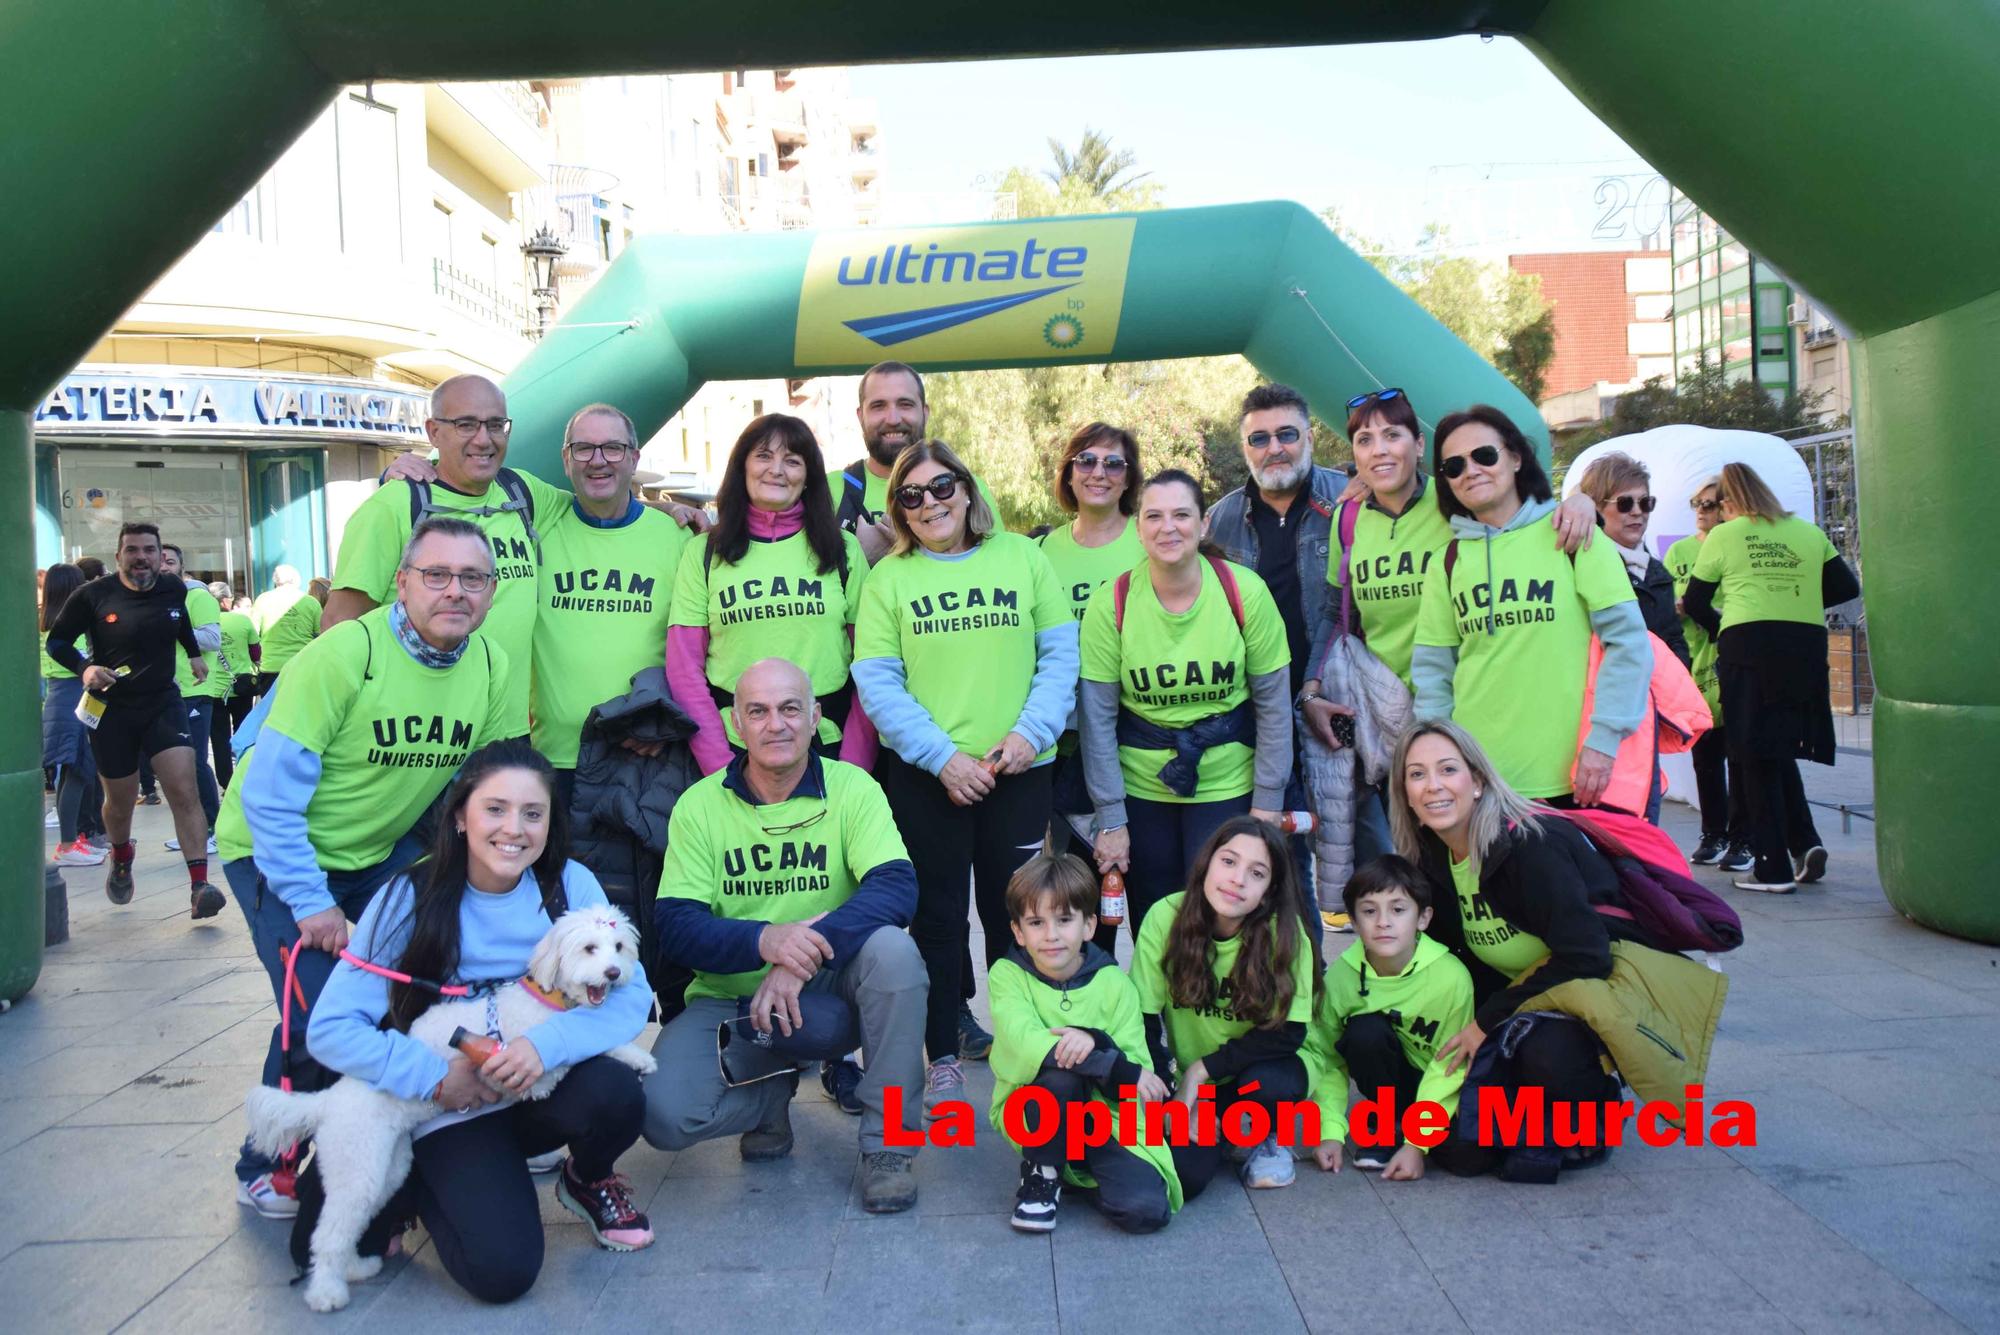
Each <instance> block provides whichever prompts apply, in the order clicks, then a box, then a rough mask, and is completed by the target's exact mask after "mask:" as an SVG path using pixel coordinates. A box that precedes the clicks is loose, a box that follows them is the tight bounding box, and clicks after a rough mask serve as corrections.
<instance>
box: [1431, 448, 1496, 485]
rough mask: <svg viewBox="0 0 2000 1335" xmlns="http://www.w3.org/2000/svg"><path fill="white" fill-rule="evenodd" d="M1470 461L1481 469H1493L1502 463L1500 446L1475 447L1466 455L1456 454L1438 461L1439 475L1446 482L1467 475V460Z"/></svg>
mask: <svg viewBox="0 0 2000 1335" xmlns="http://www.w3.org/2000/svg"><path fill="white" fill-rule="evenodd" d="M1468 459H1470V460H1471V461H1472V462H1473V463H1476V464H1478V465H1479V466H1480V467H1481V468H1491V467H1492V466H1493V465H1494V464H1497V463H1499V462H1500V447H1499V446H1498V445H1475V446H1473V447H1472V449H1471V450H1469V451H1467V452H1466V453H1464V454H1454V455H1452V456H1451V457H1450V458H1449V459H1440V460H1438V474H1439V476H1441V477H1443V478H1445V479H1446V480H1451V479H1455V478H1459V477H1463V476H1464V475H1465V469H1466V462H1465V461H1466V460H1468Z"/></svg>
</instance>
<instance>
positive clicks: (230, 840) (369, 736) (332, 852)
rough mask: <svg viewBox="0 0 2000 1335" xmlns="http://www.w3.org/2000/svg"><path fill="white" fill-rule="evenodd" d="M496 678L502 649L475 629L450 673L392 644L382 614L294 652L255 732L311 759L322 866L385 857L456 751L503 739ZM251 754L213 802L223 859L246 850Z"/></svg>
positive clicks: (348, 866) (313, 819) (314, 829)
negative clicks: (315, 769) (294, 746)
mask: <svg viewBox="0 0 2000 1335" xmlns="http://www.w3.org/2000/svg"><path fill="white" fill-rule="evenodd" d="M506 674H507V655H506V651H505V650H503V649H501V648H500V646H499V645H497V644H494V643H493V642H492V641H491V640H488V639H487V638H486V635H485V632H484V631H476V632H474V633H473V636H472V639H471V641H470V642H469V643H467V645H466V648H465V653H464V655H463V656H462V657H460V659H459V660H458V662H456V663H454V664H452V666H450V667H448V668H427V667H424V666H422V665H421V664H419V663H418V662H417V661H416V660H415V659H413V658H411V657H410V655H409V652H408V651H407V650H405V649H404V648H403V646H402V645H400V644H398V643H397V642H396V636H395V633H394V632H393V631H391V630H390V629H389V609H388V608H386V607H378V608H376V609H375V610H374V611H372V612H368V613H366V614H365V615H363V616H360V617H357V618H356V619H355V620H353V621H343V622H341V623H340V624H339V625H337V626H335V627H333V628H332V629H331V630H329V631H327V633H326V634H324V635H322V636H320V637H319V638H318V639H317V640H314V641H313V642H312V643H311V644H309V645H307V646H306V647H305V648H304V649H302V650H300V652H299V656H298V657H297V658H295V659H293V660H292V662H291V665H290V666H289V667H287V668H286V669H285V678H284V681H283V683H282V684H281V685H280V686H279V687H278V688H277V698H276V699H274V700H273V701H272V702H271V714H270V717H269V718H268V719H267V720H266V721H265V724H264V726H265V727H266V728H269V729H271V730H273V731H276V732H279V733H282V734H283V735H284V736H286V737H289V738H291V739H292V740H293V741H295V742H297V743H298V744H299V745H300V746H303V747H305V748H306V749H307V750H309V751H312V752H315V753H317V754H318V756H319V758H320V777H319V783H318V785H317V786H315V787H314V789H313V795H312V800H311V801H310V802H308V803H307V804H306V837H307V838H308V839H309V840H310V841H311V842H312V846H313V852H314V853H315V854H316V855H317V857H318V859H319V865H320V866H321V867H322V868H323V869H325V870H327V871H357V870H359V869H361V868H363V867H372V866H374V865H375V864H376V863H378V862H380V861H381V860H382V859H383V858H386V857H388V856H389V850H390V849H392V848H393V847H395V844H396V840H397V839H399V838H401V837H402V835H403V832H404V831H405V830H407V829H409V828H410V826H411V825H412V824H413V823H414V822H415V821H416V819H417V817H419V816H421V815H422V814H423V812H424V808H426V807H428V806H429V805H430V804H431V801H432V800H433V799H434V798H436V797H437V795H438V794H439V793H441V792H443V791H444V788H445V785H446V784H448V783H450V782H451V780H452V776H453V775H455V774H457V773H458V767H459V766H460V765H462V764H464V763H465V758H466V757H467V756H468V755H470V754H472V752H474V751H476V750H478V749H479V748H480V747H482V746H484V745H486V743H488V742H491V741H494V740H497V739H499V738H502V737H506V736H509V735H511V734H509V733H507V732H506V731H505V730H504V728H505V723H506V718H505V707H506V700H505V696H504V694H503V692H501V691H500V690H498V689H496V687H497V684H498V683H500V682H502V681H505V680H506ZM259 756H260V752H259V750H258V748H256V747H252V748H251V749H250V754H249V758H248V759H247V760H246V761H245V762H244V765H243V768H242V769H241V770H240V771H239V775H240V776H241V777H239V778H238V779H237V781H235V782H233V783H231V784H230V785H229V791H228V793H227V794H226V795H225V796H224V797H223V799H222V813H221V815H220V816H219V817H218V818H217V819H216V822H215V843H216V847H217V849H218V850H219V851H220V855H221V858H222V860H223V861H224V862H232V861H234V860H235V859H237V858H245V857H251V856H253V855H254V853H255V849H254V848H253V847H252V846H251V838H250V826H249V824H248V823H247V822H246V821H245V820H244V819H243V790H244V788H245V787H246V783H255V782H256V781H257V762H258V759H259Z"/></svg>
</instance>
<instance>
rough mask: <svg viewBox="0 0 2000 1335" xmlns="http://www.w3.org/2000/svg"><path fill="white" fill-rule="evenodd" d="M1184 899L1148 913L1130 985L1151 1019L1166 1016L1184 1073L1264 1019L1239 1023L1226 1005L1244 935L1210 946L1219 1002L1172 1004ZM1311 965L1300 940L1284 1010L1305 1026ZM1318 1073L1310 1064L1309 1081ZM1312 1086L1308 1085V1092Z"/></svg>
mask: <svg viewBox="0 0 2000 1335" xmlns="http://www.w3.org/2000/svg"><path fill="white" fill-rule="evenodd" d="M1185 898H1187V892H1186V891H1180V892H1178V893H1176V894H1171V895H1168V896H1167V897H1166V898H1165V899H1163V900H1161V901H1160V902H1159V903H1157V904H1155V905H1153V907H1152V908H1150V909H1148V910H1146V921H1145V923H1144V925H1142V926H1141V927H1140V928H1139V939H1138V941H1137V942H1135V943H1134V944H1133V946H1132V982H1133V984H1134V985H1135V986H1137V987H1138V989H1139V1008H1140V1009H1141V1010H1142V1011H1144V1012H1145V1013H1146V1014H1148V1015H1160V1016H1163V1017H1164V1018H1165V1022H1166V1026H1167V1040H1168V1044H1169V1046H1170V1047H1172V1048H1173V1051H1174V1062H1175V1064H1176V1065H1178V1066H1179V1067H1180V1069H1181V1070H1183V1071H1185V1070H1187V1069H1188V1068H1189V1067H1190V1066H1193V1065H1194V1064H1195V1063H1196V1062H1198V1061H1200V1060H1201V1059H1202V1058H1204V1057H1206V1056H1208V1054H1210V1053H1211V1052H1214V1051H1215V1050H1216V1049H1217V1048H1219V1047H1221V1046H1222V1045H1223V1044H1224V1043H1227V1042H1228V1041H1229V1040H1230V1039H1232V1038H1241V1037H1242V1036H1243V1035H1245V1034H1247V1033H1249V1032H1250V1031H1251V1030H1252V1029H1255V1028H1257V1020H1258V1019H1262V1018H1266V1017H1255V1018H1251V1019H1241V1020H1239V1019H1237V1018H1236V1017H1235V1016H1234V1015H1233V1014H1231V1013H1230V1010H1229V1007H1228V1004H1227V1002H1228V997H1229V975H1230V973H1231V972H1232V971H1233V970H1234V969H1235V968H1236V956H1237V954H1238V952H1240V951H1241V950H1242V948H1243V938H1242V936H1241V935H1238V936H1233V937H1231V938H1229V939H1228V940H1227V941H1210V942H1209V948H1208V954H1209V962H1210V965H1211V972H1212V974H1213V976H1214V978H1215V980H1216V997H1217V1003H1216V1004H1215V1005H1213V1006H1208V1007H1204V1008H1199V1009H1196V1008H1184V1007H1181V1006H1177V1005H1175V1004H1174V1001H1173V995H1172V993H1171V991H1170V990H1169V989H1168V987H1167V971H1166V966H1165V961H1166V955H1167V937H1168V934H1169V933H1170V932H1171V931H1172V930H1173V925H1174V916H1175V914H1177V913H1179V912H1180V907H1181V901H1182V900H1183V899H1185ZM1312 964H1313V957H1312V948H1311V947H1310V946H1308V945H1307V944H1306V943H1305V942H1304V941H1303V940H1301V941H1300V942H1299V953H1298V957H1297V958H1296V959H1294V960H1293V961H1292V1004H1291V1007H1290V1008H1289V1009H1287V1010H1286V1011H1285V1015H1284V1018H1285V1020H1287V1021H1296V1022H1298V1023H1300V1024H1307V1023H1309V1022H1310V1021H1311V1020H1312V1012H1313V976H1312ZM1299 1056H1300V1058H1301V1060H1306V1057H1307V1054H1306V1052H1305V1051H1304V1050H1303V1049H1302V1050H1301V1051H1300V1053H1299ZM1316 1071H1317V1068H1316V1063H1315V1062H1314V1061H1311V1060H1307V1061H1306V1073H1307V1075H1308V1077H1313V1076H1315V1075H1316ZM1311 1087H1312V1086H1311V1084H1310V1083H1308V1085H1307V1088H1311Z"/></svg>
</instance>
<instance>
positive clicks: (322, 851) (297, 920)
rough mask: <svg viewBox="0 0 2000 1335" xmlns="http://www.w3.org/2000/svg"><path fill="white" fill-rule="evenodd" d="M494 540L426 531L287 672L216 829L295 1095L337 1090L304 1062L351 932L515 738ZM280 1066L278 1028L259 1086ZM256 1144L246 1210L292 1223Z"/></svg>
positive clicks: (286, 1198)
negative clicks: (288, 989)
mask: <svg viewBox="0 0 2000 1335" xmlns="http://www.w3.org/2000/svg"><path fill="white" fill-rule="evenodd" d="M498 587H499V586H498V584H497V577H496V574H495V570H494V561H493V549H492V546H491V545H490V539H489V537H488V535H487V534H486V533H484V532H482V531H481V530H480V529H479V528H478V527H477V526H475V525H474V524H472V523H470V522H469V521H467V520H463V519H451V518H446V517H442V516H438V517H432V518H428V519H425V520H422V521H421V522H420V523H418V524H417V526H416V529H415V531H414V532H412V533H411V535H410V540H409V541H408V542H407V543H406V544H404V547H403V550H402V552H401V553H400V558H399V559H398V561H397V562H396V571H395V600H394V601H393V602H391V603H390V604H389V605H388V606H387V607H378V608H374V609H373V610H371V611H368V612H365V613H363V614H362V615H361V616H360V617H358V618H356V619H354V620H350V621H343V622H341V623H340V624H339V625H336V626H334V627H332V628H330V629H329V630H328V631H327V632H326V633H325V634H323V635H321V636H319V638H317V639H315V640H314V641H313V642H312V643H311V644H308V645H307V646H306V647H305V648H303V649H301V650H300V651H299V653H298V657H296V658H294V659H293V660H292V661H291V663H290V665H289V666H287V667H286V669H285V679H284V686H283V688H282V689H280V690H279V691H278V692H277V693H276V695H275V696H274V697H273V698H272V703H271V712H270V715H269V716H268V717H267V718H266V719H265V721H264V725H263V728H262V730H261V731H260V732H259V733H258V737H257V744H256V745H255V746H253V747H252V748H251V749H250V751H249V753H248V754H247V756H246V757H245V758H244V761H243V769H242V773H241V775H240V778H239V780H238V782H236V783H233V784H231V785H230V786H229V792H228V794H227V795H226V796H225V797H224V798H223V802H222V814H221V817H220V819H218V821H217V822H216V842H217V844H218V845H219V847H220V849H221V856H222V871H223V875H224V876H225V877H227V878H228V881H229V889H230V892H231V893H232V894H234V895H235V897H236V902H237V903H238V904H239V905H240V906H241V907H242V909H243V916H244V917H245V918H247V919H248V920H249V923H250V937H251V940H252V941H253V942H254V943H255V945H256V948H257V958H258V959H259V960H260V961H261V962H262V963H263V965H264V969H265V972H266V973H268V974H269V975H270V977H271V988H272V993H273V995H274V996H276V997H277V998H278V1000H279V1002H280V1003H281V1004H282V1002H283V1000H284V997H283V993H284V985H285V984H284V980H285V962H284V954H283V953H282V952H287V951H290V952H296V956H297V958H296V961H295V964H294V972H295V974H296V976H297V980H298V985H299V988H300V992H299V993H298V994H297V995H295V996H294V997H293V1006H292V1011H291V1020H292V1035H291V1050H292V1051H291V1070H290V1074H291V1077H292V1082H293V1087H294V1088H295V1089H305V1090H312V1089H318V1088H320V1087H321V1086H322V1085H323V1084H325V1083H329V1082H330V1076H329V1075H328V1074H327V1073H326V1072H324V1071H322V1070H321V1069H320V1068H319V1067H318V1066H317V1065H316V1064H315V1063H314V1062H313V1061H312V1059H311V1058H310V1057H308V1056H307V1055H306V1051H305V1032H306V1018H307V1015H308V1013H309V1012H310V1010H311V1008H312V1004H313V1002H314V1001H315V1000H316V999H317V998H318V996H319V992H320V988H321V987H323V986H324V985H325V983H326V980H327V977H328V976H329V975H330V974H331V973H332V972H333V966H334V962H335V960H336V959H337V958H338V957H339V954H340V951H341V949H342V948H343V947H344V946H346V944H347V934H348V924H350V923H352V922H354V921H355V920H357V919H358V918H360V916H361V913H362V910H363V909H365V908H367V907H368V901H369V900H370V899H372V898H373V897H374V895H375V892H376V890H377V889H379V888H380V887H381V886H382V885H383V884H384V883H386V882H387V881H388V879H389V877H390V876H392V875H394V874H395V873H396V872H397V871H400V870H401V869H402V868H404V867H406V866H408V865H409V864H410V863H411V862H413V861H415V860H416V858H417V856H418V855H419V854H420V853H422V852H423V848H422V846H421V844H420V842H419V841H418V840H417V839H416V838H415V837H413V836H412V834H411V826H412V825H413V824H414V823H415V822H416V820H417V818H418V817H419V816H420V815H421V814H422V813H423V812H424V811H425V810H426V809H427V808H428V807H429V806H430V805H431V802H432V801H433V800H434V799H435V798H436V797H437V795H438V794H439V793H441V792H443V791H444V788H445V786H446V785H447V784H449V783H450V782H451V778H452V776H453V775H454V774H456V773H457V772H458V767H459V765H460V764H461V763H463V761H464V760H465V757H466V756H468V755H470V754H471V753H472V752H473V751H475V750H477V749H478V748H479V747H481V746H484V745H485V744H486V743H488V742H490V741H495V740H497V739H499V738H502V737H504V736H507V735H508V734H507V731H506V730H507V728H509V727H511V726H512V724H511V723H510V722H509V719H508V713H507V710H508V703H507V700H508V696H507V687H506V683H507V681H508V680H509V674H508V662H507V654H506V651H505V650H504V649H503V648H501V647H500V646H499V645H498V644H496V643H494V642H493V641H492V640H491V639H490V638H488V637H487V636H486V635H485V634H484V633H479V634H475V633H474V632H477V631H480V628H481V626H482V624H483V623H484V622H485V621H486V618H487V613H488V612H489V611H490V610H491V608H492V606H493V600H494V596H495V593H496V590H497V588H498ZM282 1064H283V1058H282V1055H281V1046H280V1041H279V1033H278V1031H277V1029H275V1028H274V1029H273V1031H272V1034H271V1043H270V1047H269V1049H268V1051H267V1052H266V1054H265V1059H264V1083H265V1084H266V1085H271V1086H276V1085H277V1083H278V1078H279V1076H280V1075H282V1074H284V1070H283V1068H282ZM277 1168H278V1165H276V1164H274V1163H272V1162H270V1161H269V1160H266V1159H263V1158H262V1157H261V1156H258V1155H256V1154H255V1153H253V1152H252V1151H251V1150H249V1149H248V1148H247V1146H246V1148H245V1149H244V1151H243V1153H242V1156H241V1157H240V1158H239V1159H238V1161H237V1169H236V1176H237V1181H238V1188H237V1197H236V1198H237V1200H238V1202H239V1203H241V1204H244V1205H248V1206H250V1207H251V1208H252V1209H254V1210H256V1211H257V1212H258V1213H259V1214H262V1215H267V1216H271V1217H285V1216H289V1215H293V1214H296V1213H297V1212H298V1201H297V1198H296V1197H294V1196H292V1195H291V1194H290V1187H291V1182H290V1179H289V1177H288V1176H286V1175H283V1174H280V1173H277V1172H276V1170H277Z"/></svg>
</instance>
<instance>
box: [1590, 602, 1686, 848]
mask: <svg viewBox="0 0 2000 1335" xmlns="http://www.w3.org/2000/svg"><path fill="white" fill-rule="evenodd" d="M1646 638H1647V639H1649V640H1651V641H1652V647H1653V676H1652V680H1651V682H1650V684H1649V685H1648V687H1647V690H1648V711H1649V714H1650V717H1651V718H1652V721H1653V723H1652V726H1651V727H1647V726H1646V724H1645V722H1644V721H1643V720H1642V721H1641V722H1640V724H1639V726H1638V728H1636V729H1635V730H1633V732H1632V733H1631V735H1630V736H1628V737H1626V738H1625V740H1624V741H1622V742H1620V743H1618V750H1617V751H1616V752H1615V753H1613V755H1612V757H1611V782H1610V783H1609V784H1607V785H1605V789H1604V796H1602V797H1601V798H1599V799H1598V801H1600V802H1602V803H1603V804H1604V805H1605V806H1607V807H1617V808H1618V809H1619V810H1620V811H1629V812H1631V813H1632V814H1633V815H1635V816H1643V815H1646V814H1647V813H1648V812H1649V811H1651V810H1652V805H1651V804H1652V800H1653V792H1654V787H1655V781H1656V779H1657V776H1658V771H1659V762H1660V757H1661V756H1663V755H1672V754H1674V753H1675V752H1676V751H1685V750H1688V749H1689V748H1690V747H1692V746H1693V745H1694V744H1695V743H1696V742H1698V741H1700V740H1701V736H1702V734H1703V733H1705V732H1707V731H1708V730H1709V729H1710V728H1712V727H1714V726H1715V718H1714V716H1713V715H1712V714H1710V713H1709V710H1708V701H1707V700H1705V699H1703V698H1702V694H1701V688H1700V687H1699V686H1697V685H1695V681H1694V675H1693V674H1692V673H1690V672H1689V671H1688V670H1687V668H1686V667H1684V666H1683V665H1682V664H1681V660H1680V659H1679V658H1677V657H1675V656H1674V653H1673V650H1672V649H1671V648H1670V647H1669V646H1668V645H1667V644H1666V643H1665V642H1664V641H1663V640H1661V639H1660V637H1659V636H1658V635H1654V634H1651V633H1648V635H1647V637H1646ZM1603 661H1604V644H1603V642H1602V641H1601V640H1599V639H1597V638H1596V637H1595V636H1592V637H1591V641H1590V673H1589V675H1588V676H1586V677H1585V678H1584V682H1583V723H1582V726H1581V727H1580V728H1579V729H1578V730H1577V742H1576V746H1577V751H1578V753H1579V757H1580V756H1581V753H1582V751H1583V747H1584V743H1585V742H1586V741H1587V740H1588V739H1589V737H1590V716H1591V711H1592V710H1593V708H1595V705H1596V699H1597V669H1598V666H1599V664H1601V663H1603ZM1572 772H1574V771H1572Z"/></svg>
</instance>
